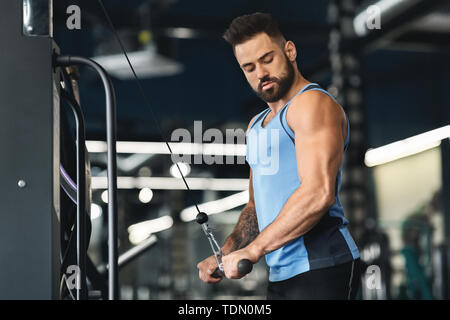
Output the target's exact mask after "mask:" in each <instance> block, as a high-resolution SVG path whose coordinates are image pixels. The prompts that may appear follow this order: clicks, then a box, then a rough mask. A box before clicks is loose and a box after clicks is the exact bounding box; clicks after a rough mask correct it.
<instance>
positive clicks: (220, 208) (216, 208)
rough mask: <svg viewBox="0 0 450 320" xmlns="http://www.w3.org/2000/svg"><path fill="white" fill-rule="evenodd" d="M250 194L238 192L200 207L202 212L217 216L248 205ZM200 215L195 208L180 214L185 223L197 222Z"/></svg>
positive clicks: (189, 208)
mask: <svg viewBox="0 0 450 320" xmlns="http://www.w3.org/2000/svg"><path fill="white" fill-rule="evenodd" d="M248 200H249V194H248V190H245V191H242V192H238V193H236V194H233V195H231V196H228V197H225V198H223V199H219V200H214V201H209V202H205V203H202V204H199V205H198V208H199V210H200V211H201V212H205V213H206V214H208V215H211V214H217V213H221V212H225V211H228V210H231V209H234V208H236V207H239V206H242V205H244V204H246V203H248ZM197 214H198V211H197V208H196V207H195V206H191V207H188V208H186V209H183V210H182V211H181V213H180V218H181V220H182V221H184V222H189V221H192V220H195V218H196V216H197Z"/></svg>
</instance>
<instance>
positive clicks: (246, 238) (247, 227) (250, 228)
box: [227, 206, 259, 251]
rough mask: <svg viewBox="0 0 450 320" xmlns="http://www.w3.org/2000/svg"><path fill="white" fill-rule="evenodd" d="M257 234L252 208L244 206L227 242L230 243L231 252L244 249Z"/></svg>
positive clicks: (254, 212)
mask: <svg viewBox="0 0 450 320" xmlns="http://www.w3.org/2000/svg"><path fill="white" fill-rule="evenodd" d="M258 234H259V228H258V218H257V217H256V209H255V207H254V206H246V207H245V208H244V209H243V210H242V212H241V215H240V216H239V220H238V222H237V224H236V227H235V228H234V230H233V232H232V233H231V235H230V236H229V237H228V239H227V240H230V241H232V246H231V251H235V250H238V249H241V248H244V247H246V246H247V245H248V244H249V243H250V242H252V241H253V240H254V239H255V238H256V237H257V236H258Z"/></svg>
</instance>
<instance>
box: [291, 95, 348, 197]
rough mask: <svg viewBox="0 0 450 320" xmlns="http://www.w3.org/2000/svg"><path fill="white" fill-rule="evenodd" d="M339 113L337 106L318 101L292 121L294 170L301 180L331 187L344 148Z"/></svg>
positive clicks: (314, 185)
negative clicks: (296, 168) (295, 159)
mask: <svg viewBox="0 0 450 320" xmlns="http://www.w3.org/2000/svg"><path fill="white" fill-rule="evenodd" d="M315 107H316V108H315ZM341 116H342V114H341V113H340V110H339V109H338V107H337V106H334V105H332V104H326V103H324V102H323V101H322V104H318V105H317V106H313V107H311V108H309V109H308V110H307V111H306V112H303V113H302V114H301V116H300V115H298V117H297V120H294V121H293V130H294V133H295V149H296V155H297V166H298V174H299V178H300V180H301V181H302V183H303V182H307V183H308V184H312V185H313V187H316V186H319V187H320V186H323V187H326V188H327V189H329V188H331V189H334V183H335V179H336V175H337V172H338V170H339V167H340V163H341V160H342V154H343V149H344V141H343V138H342V129H341V119H340V117H341Z"/></svg>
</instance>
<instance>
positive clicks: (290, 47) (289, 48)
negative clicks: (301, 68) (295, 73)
mask: <svg viewBox="0 0 450 320" xmlns="http://www.w3.org/2000/svg"><path fill="white" fill-rule="evenodd" d="M284 52H285V53H286V56H287V57H288V59H289V61H291V62H294V61H295V59H297V48H296V47H295V44H294V43H293V42H292V41H290V40H289V41H286V43H285V45H284Z"/></svg>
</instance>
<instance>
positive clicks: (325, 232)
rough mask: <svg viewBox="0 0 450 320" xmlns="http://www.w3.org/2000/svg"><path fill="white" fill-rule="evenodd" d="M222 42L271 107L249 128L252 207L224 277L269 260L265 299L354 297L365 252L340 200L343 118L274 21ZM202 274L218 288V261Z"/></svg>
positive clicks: (241, 21)
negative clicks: (300, 64) (245, 264)
mask: <svg viewBox="0 0 450 320" xmlns="http://www.w3.org/2000/svg"><path fill="white" fill-rule="evenodd" d="M224 38H225V39H226V40H227V41H228V42H229V43H230V44H231V46H232V48H233V52H234V55H235V57H236V60H237V62H238V63H239V66H240V68H241V69H242V71H243V73H244V75H245V77H246V79H247V81H248V83H249V84H250V86H251V87H252V88H253V90H254V91H255V92H256V94H257V95H258V96H259V97H260V98H261V99H262V100H264V101H265V102H267V105H268V108H267V109H265V110H263V111H262V112H260V113H259V114H257V115H256V116H254V117H253V118H252V120H251V121H250V123H249V126H248V130H247V157H246V159H247V162H248V163H249V165H250V180H249V202H248V204H247V205H246V206H245V208H244V209H243V210H242V213H241V215H240V217H239V220H238V222H237V224H236V227H235V228H234V231H233V232H232V234H231V235H230V236H229V237H228V238H227V239H226V241H225V244H224V246H223V248H222V249H223V254H224V256H223V257H222V262H223V267H224V273H225V276H226V277H227V278H230V279H237V278H240V277H241V275H239V273H238V271H237V264H238V262H239V261H240V260H241V259H249V260H250V261H252V262H253V263H256V262H258V261H259V260H260V259H261V258H262V257H263V256H265V258H266V262H267V265H268V267H269V284H268V288H267V298H268V299H353V298H354V297H355V295H356V289H357V287H358V283H359V278H360V274H359V268H358V263H359V252H358V249H357V247H356V245H355V242H354V241H353V239H352V237H351V235H350V234H349V232H348V230H347V227H346V225H347V224H348V221H347V220H346V219H345V217H344V210H343V208H342V205H341V203H340V201H339V199H338V191H339V189H340V180H341V170H342V157H343V153H344V150H345V149H346V148H347V145H348V142H349V134H350V133H349V128H350V126H349V123H348V119H347V116H346V114H345V112H344V110H343V109H342V107H341V106H340V105H339V104H338V103H337V102H336V101H335V100H334V98H333V97H332V96H331V95H330V94H329V93H328V92H326V91H325V90H323V89H321V88H320V87H319V86H318V85H317V84H314V83H310V82H309V81H307V80H306V79H305V78H304V77H303V76H302V75H301V73H300V72H299V70H298V67H297V63H296V57H297V51H296V47H295V45H294V43H293V42H292V41H286V39H285V38H284V36H283V35H282V34H281V32H280V31H279V29H278V27H277V24H276V22H275V21H274V20H273V19H272V17H271V16H270V15H268V14H262V13H255V14H251V15H244V16H241V17H238V18H236V19H234V20H233V22H232V23H231V25H230V26H229V28H228V30H227V31H226V33H225V35H224ZM264 155H266V156H265V157H264ZM267 155H269V160H270V162H272V163H271V164H268V161H267V160H268V159H267ZM264 158H266V159H264ZM274 161H276V162H277V163H275V164H276V165H275V166H274V165H273V162H274ZM197 267H198V269H199V276H200V279H201V280H203V281H204V282H207V283H215V282H219V281H221V278H214V277H212V276H211V275H212V273H213V272H214V270H215V269H216V268H217V263H216V260H215V259H214V257H213V256H211V257H209V258H207V259H205V260H203V261H202V262H200V263H199V264H198V265H197Z"/></svg>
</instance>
